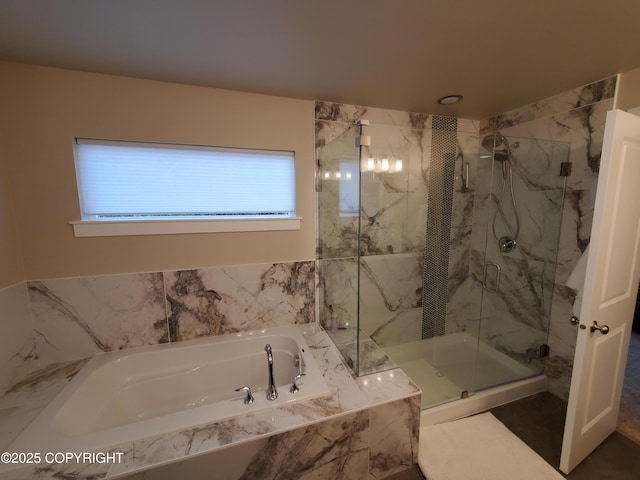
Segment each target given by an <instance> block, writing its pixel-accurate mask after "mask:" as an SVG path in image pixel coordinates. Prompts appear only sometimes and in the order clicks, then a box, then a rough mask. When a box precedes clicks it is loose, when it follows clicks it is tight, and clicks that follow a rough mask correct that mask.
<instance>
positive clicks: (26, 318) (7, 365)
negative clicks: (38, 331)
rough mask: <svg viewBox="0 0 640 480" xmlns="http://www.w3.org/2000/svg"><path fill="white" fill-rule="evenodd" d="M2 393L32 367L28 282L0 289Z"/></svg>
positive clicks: (31, 331)
mask: <svg viewBox="0 0 640 480" xmlns="http://www.w3.org/2000/svg"><path fill="white" fill-rule="evenodd" d="M0 324H2V329H3V333H2V335H1V336H0V395H2V394H3V393H4V392H6V391H7V390H8V389H9V388H10V387H11V386H12V385H13V383H14V382H15V381H16V380H17V379H18V378H20V377H23V376H24V375H26V374H27V373H28V372H29V370H30V369H31V366H32V363H33V360H34V359H35V357H36V353H35V339H34V337H33V323H32V321H31V314H30V311H29V296H28V294H27V285H26V283H20V284H18V285H14V286H11V287H7V288H3V289H2V290H0Z"/></svg>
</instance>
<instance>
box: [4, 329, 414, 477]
mask: <svg viewBox="0 0 640 480" xmlns="http://www.w3.org/2000/svg"><path fill="white" fill-rule="evenodd" d="M299 328H300V329H301V330H302V331H303V334H304V337H305V340H306V342H307V345H308V346H309V348H310V350H311V351H312V353H313V356H314V358H315V360H316V362H317V364H318V368H319V369H320V371H321V372H322V375H323V377H324V379H325V381H326V382H327V385H328V386H329V388H330V390H331V394H330V395H329V396H327V397H323V398H316V399H312V400H307V401H302V402H298V403H295V404H290V405H282V406H278V407H274V408H270V409H267V410H262V411H258V412H255V413H254V414H247V415H239V416H237V417H233V418H229V419H226V420H221V421H217V422H213V423H209V424H204V425H199V426H196V427H190V428H186V429H184V430H179V431H175V432H171V433H166V434H162V435H158V436H152V437H148V438H144V439H142V440H136V441H133V442H128V443H125V444H122V445H117V446H114V447H112V448H109V449H108V450H102V451H101V452H102V453H108V452H121V457H120V458H122V460H121V461H120V462H119V463H87V464H83V463H73V462H70V463H62V464H50V465H45V464H40V465H32V466H29V467H24V468H20V469H17V470H12V471H9V472H2V473H0V479H1V480H18V479H20V480H22V479H45V478H92V479H109V478H118V477H120V476H125V475H129V474H132V473H135V472H139V471H142V470H146V469H149V468H152V467H155V466H159V465H163V464H167V463H171V462H175V461H180V460H185V459H187V458H188V457H191V456H195V455H202V454H205V453H208V452H211V451H214V450H217V449H219V448H221V447H228V446H230V445H233V444H240V443H244V442H248V441H252V440H256V439H258V438H262V437H267V436H270V435H273V434H276V433H282V432H285V431H288V430H293V429H295V428H298V427H301V426H306V425H310V424H313V423H317V422H321V421H323V420H326V419H328V418H329V417H333V416H338V415H344V414H348V413H353V412H356V411H359V410H364V409H367V408H371V407H373V406H377V405H382V404H385V403H389V402H393V401H396V400H401V399H404V398H408V397H412V396H414V395H419V394H420V390H419V389H418V387H417V386H416V385H415V384H414V383H413V382H412V381H411V379H410V378H409V377H408V376H407V375H406V374H405V373H404V372H403V371H402V370H400V369H398V368H396V369H392V370H388V371H385V372H381V373H376V374H373V375H367V376H363V377H355V376H354V374H353V372H352V371H351V370H350V369H349V368H348V367H347V366H346V365H344V363H343V362H342V361H341V357H340V355H339V353H338V350H337V349H336V347H335V345H334V344H333V342H332V341H331V339H330V338H329V337H328V335H327V334H326V333H325V332H324V331H323V330H322V329H321V328H320V327H318V326H317V325H316V324H306V325H300V326H299ZM87 361H88V359H87V360H82V361H77V362H66V363H62V364H56V365H50V366H47V367H45V368H42V369H40V370H38V371H37V372H35V373H33V374H31V375H30V376H28V377H27V378H25V379H24V380H22V381H20V382H19V383H17V384H16V385H14V386H13V387H12V388H11V389H10V390H9V391H8V392H7V393H6V394H5V395H4V396H2V397H0V447H1V448H0V450H1V451H6V449H7V447H8V446H9V445H10V444H11V442H12V441H13V440H14V439H15V438H16V437H17V436H18V435H19V434H20V432H21V431H22V430H23V429H24V428H26V426H27V425H28V424H29V423H30V422H31V421H32V420H33V419H34V418H35V417H36V416H37V415H38V413H39V412H40V411H41V410H42V409H43V408H44V407H45V406H46V405H47V404H48V402H50V401H51V400H52V399H53V398H54V397H55V396H56V395H57V394H58V393H59V392H60V391H61V390H62V389H63V388H64V387H65V386H66V385H67V383H68V382H69V381H71V379H72V378H73V377H74V376H75V374H76V373H78V372H79V371H80V369H81V368H82V367H83V366H84V365H85V363H86V362H87ZM41 453H44V452H41ZM119 455H120V454H119Z"/></svg>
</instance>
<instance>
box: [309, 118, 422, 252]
mask: <svg viewBox="0 0 640 480" xmlns="http://www.w3.org/2000/svg"><path fill="white" fill-rule="evenodd" d="M365 128H366V134H367V135H371V137H372V142H371V146H370V147H363V150H364V151H363V153H362V155H363V158H365V159H369V158H371V159H373V160H372V161H373V162H374V163H375V164H378V167H379V166H380V165H379V164H381V162H382V159H388V161H389V164H390V170H389V171H367V168H368V165H362V167H361V168H362V171H363V173H362V175H361V176H360V180H361V181H360V185H359V184H358V175H359V163H360V157H359V155H360V153H359V152H358V150H357V149H356V148H355V147H354V138H353V135H352V134H349V135H345V136H342V137H339V138H337V139H335V140H333V142H332V143H331V144H327V145H325V146H324V147H323V148H322V149H321V151H320V152H319V154H318V159H319V162H318V163H319V166H318V168H319V170H318V186H317V189H318V208H319V212H318V223H319V232H320V238H319V243H318V248H319V250H318V255H319V258H337V257H348V256H354V255H356V254H357V252H358V246H360V250H361V251H362V253H363V254H364V255H378V254H386V253H402V252H411V251H420V250H423V249H424V229H425V222H426V198H427V190H426V178H427V175H428V168H429V162H428V152H429V145H430V141H431V131H430V130H425V129H412V128H409V127H398V126H393V125H370V126H367V127H365ZM398 160H399V161H401V163H402V169H401V170H400V171H393V170H394V169H395V168H396V161H398ZM363 162H364V161H363ZM359 194H360V196H359ZM359 199H360V200H359ZM358 208H359V211H358ZM358 214H359V215H360V217H358ZM358 220H360V232H361V233H360V239H361V241H360V242H358Z"/></svg>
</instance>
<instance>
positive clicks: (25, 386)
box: [0, 360, 87, 478]
mask: <svg viewBox="0 0 640 480" xmlns="http://www.w3.org/2000/svg"><path fill="white" fill-rule="evenodd" d="M86 362H87V361H86V360H79V361H74V362H64V363H57V364H52V365H49V366H47V367H46V368H42V369H40V370H37V371H34V372H33V373H32V374H29V375H27V376H25V377H23V378H22V379H21V380H20V381H19V382H18V383H16V384H15V385H13V386H12V387H11V389H9V390H8V391H7V393H6V394H5V395H3V396H2V397H0V446H1V447H2V449H3V450H4V449H6V447H7V446H8V445H9V444H10V443H11V442H12V441H13V440H15V438H16V437H17V436H18V435H19V434H20V433H21V432H22V431H23V430H24V429H25V428H26V427H27V425H28V424H29V423H30V422H31V421H32V420H33V419H34V418H35V417H36V415H37V414H38V413H40V411H41V410H42V408H44V406H46V405H47V404H48V403H49V402H50V401H51V400H52V399H53V398H54V397H55V396H56V395H57V394H58V393H59V392H60V391H61V390H62V389H63V388H64V387H65V386H66V385H67V383H68V382H69V381H70V379H72V378H73V377H74V376H75V375H76V374H77V373H78V372H79V371H80V369H81V368H82V367H83V366H84V365H85V363H86ZM2 478H4V477H2Z"/></svg>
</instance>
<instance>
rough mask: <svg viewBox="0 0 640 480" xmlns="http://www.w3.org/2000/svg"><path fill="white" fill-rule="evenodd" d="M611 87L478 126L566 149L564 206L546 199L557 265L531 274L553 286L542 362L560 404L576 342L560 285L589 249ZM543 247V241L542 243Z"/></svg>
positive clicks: (609, 82)
mask: <svg viewBox="0 0 640 480" xmlns="http://www.w3.org/2000/svg"><path fill="white" fill-rule="evenodd" d="M616 82H617V77H615V76H614V77H609V78H606V79H604V80H601V81H598V82H594V83H592V84H589V85H586V86H584V87H580V88H576V89H573V90H570V91H568V92H565V93H562V94H559V95H556V96H553V97H550V98H548V99H544V100H541V101H538V102H536V103H533V104H530V105H527V106H525V107H522V108H519V109H516V110H513V111H510V112H506V113H504V114H502V115H499V116H497V117H493V118H490V119H488V120H487V121H485V122H483V123H482V125H481V133H483V134H484V133H488V132H491V131H494V130H500V131H501V132H502V133H503V134H504V135H506V136H507V137H509V138H511V137H520V138H528V139H536V141H535V144H536V145H543V144H546V145H547V146H549V145H555V146H556V147H558V145H560V146H559V147H558V148H568V161H570V162H571V164H572V173H571V176H569V177H568V178H567V192H566V198H565V200H564V203H562V204H561V205H558V206H555V205H556V203H558V200H557V199H555V198H552V197H551V193H549V195H550V196H549V197H548V201H549V205H554V206H553V209H556V210H557V209H558V208H560V209H561V210H562V211H561V217H562V219H561V224H560V232H559V249H558V255H557V262H556V264H555V265H554V267H555V268H554V269H553V271H545V269H544V268H542V267H540V268H539V269H538V270H537V273H536V275H537V276H539V277H541V278H543V279H544V284H545V285H547V286H550V285H551V280H553V285H554V286H553V290H552V292H551V297H552V301H551V305H549V309H550V327H549V328H550V333H549V339H548V343H549V345H550V347H551V353H550V357H549V358H548V359H546V361H545V373H546V374H547V376H548V377H549V379H550V382H549V389H550V391H551V392H552V393H554V394H555V395H557V396H559V397H561V398H563V399H567V398H568V394H569V387H570V381H571V370H572V367H573V356H574V353H575V341H576V336H577V328H576V327H575V326H572V325H570V323H569V321H568V319H569V317H570V316H571V309H572V304H573V302H574V300H575V295H576V293H577V292H575V291H573V290H571V289H569V288H568V287H566V285H565V283H566V281H567V279H568V277H569V275H570V273H571V271H572V269H573V268H574V267H575V265H576V263H577V261H578V259H579V258H580V256H581V255H582V252H584V250H585V248H586V246H587V245H588V244H589V239H590V232H591V222H592V216H593V204H594V199H595V186H596V182H597V177H598V167H599V163H600V155H601V151H602V140H603V136H604V123H605V116H606V112H607V111H609V110H611V109H612V108H614V94H615V87H616ZM545 142H546V143H545ZM557 142H559V143H557ZM563 144H564V145H566V147H563V146H562V145H563ZM516 152H517V151H516ZM516 156H517V154H516ZM544 162H545V158H544V156H543V157H541V158H540V164H539V165H540V166H544ZM540 171H541V172H542V171H543V169H541V170H540ZM522 203H525V204H526V203H527V201H526V200H525V201H524V202H521V204H522ZM544 241H545V239H544V238H542V239H541V243H544ZM541 248H542V252H538V253H544V249H545V248H546V247H545V246H544V245H541ZM547 270H549V269H548V268H547ZM539 318H540V316H539V314H538V313H536V314H535V315H532V316H530V318H529V319H528V320H527V322H526V323H527V324H528V325H535V322H536V321H537V320H538V319H539Z"/></svg>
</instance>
